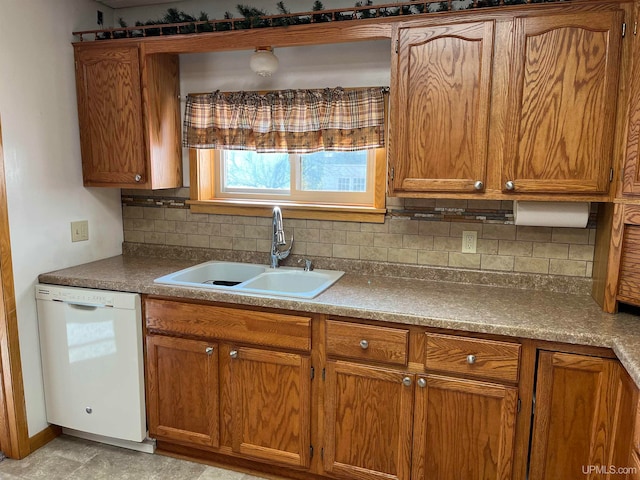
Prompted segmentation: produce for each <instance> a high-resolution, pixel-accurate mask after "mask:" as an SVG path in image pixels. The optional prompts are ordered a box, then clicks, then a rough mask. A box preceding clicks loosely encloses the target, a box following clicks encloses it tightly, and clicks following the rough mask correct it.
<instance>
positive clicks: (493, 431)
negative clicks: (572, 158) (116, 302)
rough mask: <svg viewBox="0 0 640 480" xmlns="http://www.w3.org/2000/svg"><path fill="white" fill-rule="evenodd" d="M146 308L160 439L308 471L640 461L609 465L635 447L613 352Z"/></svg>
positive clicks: (167, 305) (184, 307)
mask: <svg viewBox="0 0 640 480" xmlns="http://www.w3.org/2000/svg"><path fill="white" fill-rule="evenodd" d="M145 316H146V327H147V331H146V347H147V352H146V366H147V370H146V372H147V378H146V381H147V385H146V387H147V406H148V422H149V432H150V435H151V437H154V438H157V439H158V441H159V443H158V445H159V447H160V448H161V449H165V450H168V451H173V452H174V453H178V454H182V455H190V452H193V456H194V457H198V458H201V459H209V458H210V459H211V460H212V461H218V462H225V461H227V460H229V461H230V463H234V464H235V465H243V466H245V465H246V466H248V467H249V468H256V466H258V465H262V466H264V467H260V468H264V469H265V471H266V472H269V473H273V474H276V475H281V476H292V478H297V479H305V480H306V479H309V478H321V477H324V478H336V479H345V480H509V479H513V480H525V468H524V464H525V462H526V459H527V458H529V465H530V466H529V471H528V472H527V473H526V474H527V475H528V476H527V477H526V478H527V479H528V480H558V479H569V480H573V479H581V478H589V479H591V480H600V479H601V480H605V479H606V480H617V479H624V478H627V476H628V474H629V473H632V474H634V472H630V470H629V469H627V470H625V473H624V474H617V473H616V474H613V473H612V472H611V469H610V467H611V466H612V465H615V466H616V467H626V466H633V465H629V464H633V462H637V461H638V454H640V413H639V414H638V420H637V422H638V427H637V428H636V437H635V443H634V439H633V425H634V420H635V417H634V414H635V408H636V402H637V398H638V392H637V389H636V387H635V384H634V382H633V381H632V380H631V378H630V377H629V376H628V375H627V374H626V373H625V372H624V369H623V368H622V366H621V365H620V362H618V361H617V360H615V359H613V358H600V357H597V356H589V355H585V354H576V353H561V352H554V351H545V350H539V349H538V348H539V347H538V348H536V346H535V345H534V344H533V343H532V342H529V343H526V344H524V343H523V344H520V343H518V342H516V341H508V340H509V339H506V340H505V339H494V338H491V339H488V338H474V337H470V336H462V335H455V334H443V333H442V332H439V333H434V332H427V331H426V330H428V329H424V328H421V327H417V326H411V327H408V326H406V325H405V326H401V325H393V324H386V325H384V326H383V325H372V324H369V323H364V322H358V321H357V320H356V319H328V318H323V317H321V316H319V315H317V316H313V315H310V316H297V315H294V314H290V313H287V312H284V311H283V312H276V311H271V310H269V311H262V310H258V309H250V308H246V309H243V308H236V307H231V306H220V305H214V304H205V303H196V302H192V303H189V302H184V303H181V302H176V301H173V300H168V299H157V298H147V299H146V300H145ZM312 324H313V325H312ZM274 332H277V333H274ZM312 332H314V333H313V335H314V338H313V339H312ZM312 340H313V341H312ZM521 351H522V352H523V355H522V356H521ZM579 351H581V352H584V351H585V349H581V350H579ZM536 353H537V360H536ZM589 353H591V350H589ZM594 354H598V350H597V349H594ZM525 362H526V365H527V367H526V368H525V367H524V365H525ZM521 363H522V368H521V365H520V364H521ZM536 363H537V369H536ZM314 372H316V373H315V374H314ZM523 379H524V380H523ZM534 380H535V382H534ZM534 383H535V388H534ZM534 390H535V392H534ZM532 396H533V397H534V399H535V401H534V402H533V403H534V405H533V410H534V415H533V420H531V416H530V413H531V405H529V404H527V405H526V406H525V405H523V406H522V407H523V408H522V410H520V408H519V407H520V398H523V399H526V398H528V399H531V398H532ZM520 422H523V423H520ZM530 425H531V428H530ZM529 436H531V440H529ZM636 444H637V445H638V446H637V447H636ZM314 451H315V453H316V455H314ZM317 453H320V455H317ZM630 455H631V456H630ZM634 455H635V456H634ZM514 465H519V466H520V467H521V468H520V467H519V468H514ZM585 472H586V473H585ZM638 475H640V474H639V473H635V476H633V475H631V476H629V478H631V479H632V480H635V479H637V478H638Z"/></svg>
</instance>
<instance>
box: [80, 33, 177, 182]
mask: <svg viewBox="0 0 640 480" xmlns="http://www.w3.org/2000/svg"><path fill="white" fill-rule="evenodd" d="M74 47H75V58H76V89H77V96H78V117H79V124H80V145H81V150H82V174H83V180H84V185H85V186H89V187H97V186H101V187H119V188H147V189H149V188H172V187H178V186H180V185H181V184H182V173H181V170H182V158H181V156H182V150H181V146H180V105H179V98H178V96H179V74H178V71H179V67H178V57H177V55H167V54H160V55H147V56H145V57H143V58H144V60H143V61H142V62H141V56H140V53H139V47H137V46H122V47H120V46H109V47H104V48H103V47H101V46H99V45H98V46H96V45H94V44H89V45H87V46H84V45H82V44H80V45H78V44H76V45H74Z"/></svg>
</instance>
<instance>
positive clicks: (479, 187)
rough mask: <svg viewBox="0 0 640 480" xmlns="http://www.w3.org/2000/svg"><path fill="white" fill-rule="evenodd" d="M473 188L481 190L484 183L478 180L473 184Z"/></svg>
mask: <svg viewBox="0 0 640 480" xmlns="http://www.w3.org/2000/svg"><path fill="white" fill-rule="evenodd" d="M473 188H475V189H476V190H482V189H483V188H484V183H482V181H481V180H478V181H477V182H476V183H474V184H473Z"/></svg>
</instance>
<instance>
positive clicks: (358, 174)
mask: <svg viewBox="0 0 640 480" xmlns="http://www.w3.org/2000/svg"><path fill="white" fill-rule="evenodd" d="M367 156H368V153H367V150H359V151H357V152H317V153H311V154H308V155H301V160H300V161H301V163H302V168H301V171H302V175H301V177H302V178H301V179H300V180H301V181H300V183H301V186H300V188H301V189H302V190H307V191H309V190H315V191H332V192H364V191H365V190H366V185H367Z"/></svg>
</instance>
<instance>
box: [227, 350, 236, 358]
mask: <svg viewBox="0 0 640 480" xmlns="http://www.w3.org/2000/svg"><path fill="white" fill-rule="evenodd" d="M229 356H230V357H231V358H238V351H237V350H231V351H230V352H229Z"/></svg>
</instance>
